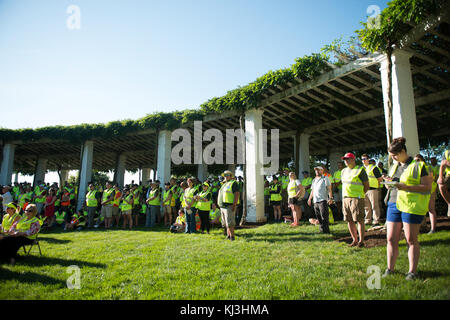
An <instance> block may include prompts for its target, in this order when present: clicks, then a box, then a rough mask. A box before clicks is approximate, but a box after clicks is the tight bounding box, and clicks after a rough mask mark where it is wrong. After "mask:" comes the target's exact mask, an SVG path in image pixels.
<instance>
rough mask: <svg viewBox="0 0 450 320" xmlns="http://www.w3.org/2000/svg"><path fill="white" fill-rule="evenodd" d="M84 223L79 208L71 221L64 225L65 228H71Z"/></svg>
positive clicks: (81, 225)
mask: <svg viewBox="0 0 450 320" xmlns="http://www.w3.org/2000/svg"><path fill="white" fill-rule="evenodd" d="M84 224H85V218H84V215H83V212H82V211H81V210H79V211H78V212H77V213H76V214H74V215H73V217H72V221H70V223H69V224H68V225H66V229H67V230H73V229H75V228H78V227H83V226H84Z"/></svg>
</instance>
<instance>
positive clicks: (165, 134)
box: [156, 130, 172, 187]
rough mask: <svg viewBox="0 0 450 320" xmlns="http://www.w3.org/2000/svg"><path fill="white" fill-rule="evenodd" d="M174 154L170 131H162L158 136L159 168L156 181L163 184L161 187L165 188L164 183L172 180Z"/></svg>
mask: <svg viewBox="0 0 450 320" xmlns="http://www.w3.org/2000/svg"><path fill="white" fill-rule="evenodd" d="M171 154H172V140H171V133H170V131H167V130H164V131H160V132H159V135H158V164H157V165H158V168H157V171H156V180H159V181H160V182H161V184H160V185H161V186H163V187H164V183H166V182H169V180H170V166H171V164H172V160H171Z"/></svg>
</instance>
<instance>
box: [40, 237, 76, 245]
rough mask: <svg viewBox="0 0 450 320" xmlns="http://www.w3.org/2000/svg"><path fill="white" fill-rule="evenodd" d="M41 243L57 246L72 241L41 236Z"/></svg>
mask: <svg viewBox="0 0 450 320" xmlns="http://www.w3.org/2000/svg"><path fill="white" fill-rule="evenodd" d="M39 241H44V242H48V243H55V244H61V243H69V242H72V240H62V239H55V238H48V237H43V236H39Z"/></svg>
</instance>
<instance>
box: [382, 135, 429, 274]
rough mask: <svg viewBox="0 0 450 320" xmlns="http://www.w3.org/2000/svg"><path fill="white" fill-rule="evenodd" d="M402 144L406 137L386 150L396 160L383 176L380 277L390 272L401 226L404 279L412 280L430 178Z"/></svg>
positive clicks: (396, 254)
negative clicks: (384, 258) (406, 262)
mask: <svg viewBox="0 0 450 320" xmlns="http://www.w3.org/2000/svg"><path fill="white" fill-rule="evenodd" d="M405 144H406V139H405V138H403V137H400V138H396V139H394V141H392V143H391V145H390V146H389V149H388V151H389V155H390V156H391V157H392V158H393V159H394V160H395V161H396V163H395V164H394V165H393V166H392V167H391V169H390V171H389V176H383V179H384V180H385V181H386V182H387V183H386V187H387V188H388V195H387V199H388V204H387V206H388V209H387V218H386V227H387V269H386V271H385V273H384V275H383V277H386V276H388V275H390V274H392V273H393V272H394V267H395V262H396V260H397V257H398V254H399V250H398V242H399V241H400V235H401V232H402V228H403V229H404V231H405V238H406V243H407V245H408V260H409V271H408V273H407V274H406V280H414V279H416V278H417V265H418V263H419V254H420V247H419V241H418V234H419V229H420V225H421V223H422V220H423V218H424V216H425V215H426V213H427V212H428V204H429V201H430V190H431V182H432V181H431V180H432V178H431V176H429V175H428V172H427V169H426V167H425V164H424V163H423V162H417V161H415V160H414V159H413V158H412V157H411V156H409V155H408V153H407V150H406V145H405Z"/></svg>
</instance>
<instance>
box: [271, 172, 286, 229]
mask: <svg viewBox="0 0 450 320" xmlns="http://www.w3.org/2000/svg"><path fill="white" fill-rule="evenodd" d="M288 185H289V184H288ZM286 188H287V186H286ZM281 191H282V184H280V183H279V181H278V177H277V176H275V175H274V176H273V177H272V185H271V186H270V191H269V193H270V204H271V205H272V206H273V218H274V220H275V222H280V221H281V201H282V200H283V197H282V196H281Z"/></svg>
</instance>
